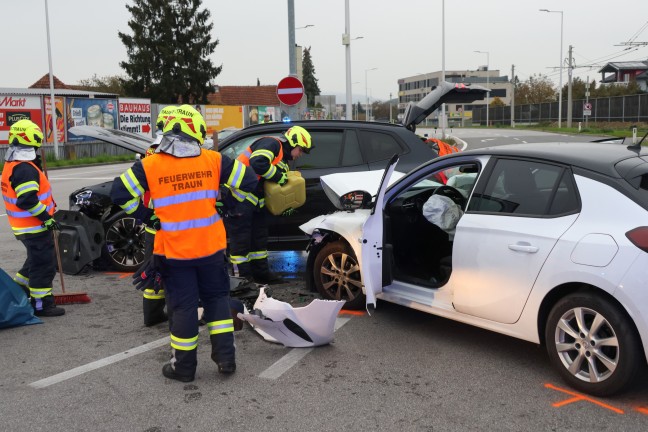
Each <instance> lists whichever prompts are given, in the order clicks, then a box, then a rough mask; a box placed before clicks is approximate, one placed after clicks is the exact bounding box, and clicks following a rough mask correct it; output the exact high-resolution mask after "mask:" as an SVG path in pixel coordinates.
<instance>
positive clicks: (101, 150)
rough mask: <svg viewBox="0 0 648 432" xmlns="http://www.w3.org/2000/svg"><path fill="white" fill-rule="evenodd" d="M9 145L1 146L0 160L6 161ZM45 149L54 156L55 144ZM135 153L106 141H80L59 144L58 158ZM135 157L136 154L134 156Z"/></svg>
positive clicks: (47, 155)
mask: <svg viewBox="0 0 648 432" xmlns="http://www.w3.org/2000/svg"><path fill="white" fill-rule="evenodd" d="M8 148H9V146H8V145H2V146H0V160H1V161H4V156H5V154H6V153H7V149H8ZM43 149H44V150H45V157H46V158H47V159H48V160H49V159H53V158H54V145H53V144H43ZM128 154H133V152H132V151H129V150H126V149H123V148H121V147H117V146H116V145H114V144H109V143H105V142H100V141H96V142H78V143H61V144H59V146H58V158H57V159H81V158H93V157H98V156H119V155H128ZM133 157H134V156H133Z"/></svg>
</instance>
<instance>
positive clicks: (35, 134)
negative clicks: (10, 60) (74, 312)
mask: <svg viewBox="0 0 648 432" xmlns="http://www.w3.org/2000/svg"><path fill="white" fill-rule="evenodd" d="M42 141H43V132H42V131H41V129H40V128H39V127H38V125H36V124H35V123H34V122H32V121H31V120H26V119H25V120H19V121H17V122H16V123H14V124H13V125H12V126H11V128H10V129H9V144H10V147H9V149H8V150H7V153H6V155H5V161H6V162H5V164H4V169H3V171H2V198H3V199H4V203H5V207H6V209H7V218H8V219H9V224H10V225H11V229H12V230H13V233H14V235H15V236H16V238H17V239H18V240H20V241H21V242H22V243H23V244H24V245H25V248H26V249H27V259H26V260H25V263H24V264H23V266H22V268H21V269H20V271H18V273H17V274H16V276H15V277H14V280H15V281H16V282H17V283H18V284H19V285H20V286H21V287H22V288H23V290H25V292H26V293H27V295H28V296H29V297H31V303H32V306H33V307H34V314H35V315H36V316H45V317H54V316H61V315H64V314H65V309H63V308H61V307H58V306H56V304H55V303H54V296H53V295H52V280H53V279H54V275H55V274H56V258H55V257H56V256H55V253H54V242H53V237H52V233H51V232H50V231H52V230H55V229H59V226H58V224H57V223H56V221H55V220H54V218H53V217H52V216H53V215H54V210H55V209H56V204H55V203H54V198H53V196H52V188H51V186H50V183H49V181H48V180H47V177H46V176H45V173H43V170H42V168H41V160H40V157H39V156H37V155H36V149H37V148H39V147H40V146H41V143H42Z"/></svg>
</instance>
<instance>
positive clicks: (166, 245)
mask: <svg viewBox="0 0 648 432" xmlns="http://www.w3.org/2000/svg"><path fill="white" fill-rule="evenodd" d="M221 183H225V184H227V185H229V186H231V187H235V188H238V189H241V190H243V191H245V192H251V191H253V190H254V188H255V186H256V179H255V178H254V175H253V174H252V173H251V172H249V171H247V170H246V167H245V165H243V164H242V163H240V162H238V161H234V160H232V159H230V158H228V157H226V156H222V155H221V154H220V153H218V152H214V151H211V150H204V149H200V153H199V155H198V156H195V157H176V156H173V155H171V154H167V153H163V152H161V153H155V154H153V155H150V156H147V157H146V158H144V159H143V160H141V161H138V162H136V163H135V164H134V165H133V166H132V167H131V168H130V169H128V170H127V171H126V172H125V173H124V174H122V175H121V176H120V177H119V178H118V179H115V182H114V183H113V189H112V192H111V197H112V199H113V202H114V203H115V204H117V205H119V206H121V207H122V208H123V209H124V211H125V212H126V213H127V214H131V215H133V216H134V217H135V218H137V219H143V220H144V219H146V216H147V214H150V211H151V210H150V209H147V208H145V207H144V205H142V202H141V199H140V197H141V196H142V195H143V194H144V192H145V191H150V195H151V201H152V203H153V208H155V214H156V215H157V217H158V218H159V219H160V227H161V228H160V230H159V231H158V232H157V234H156V235H155V244H154V248H153V253H154V254H156V255H163V256H165V257H166V258H169V259H178V260H189V259H197V258H202V257H207V256H211V255H213V254H215V253H216V252H218V251H220V250H223V249H225V247H226V239H225V228H224V226H223V221H222V220H221V218H220V216H219V214H218V212H217V211H216V200H217V198H218V193H219V185H220V184H221Z"/></svg>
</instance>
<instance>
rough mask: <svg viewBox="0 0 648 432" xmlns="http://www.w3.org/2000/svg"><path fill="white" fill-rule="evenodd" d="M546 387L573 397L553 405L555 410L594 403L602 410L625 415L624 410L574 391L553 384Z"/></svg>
mask: <svg viewBox="0 0 648 432" xmlns="http://www.w3.org/2000/svg"><path fill="white" fill-rule="evenodd" d="M545 387H546V388H549V389H552V390H556V391H559V392H562V393H565V394H568V395H570V396H573V397H572V398H569V399H565V400H563V401H560V402H556V403H553V404H551V406H553V407H555V408H560V407H561V406H563V405H567V404H570V403H574V402H579V401H585V402H591V403H593V404H594V405H598V406H600V407H601V408H605V409H609V410H610V411H613V412H615V413H617V414H625V413H624V411H623V410H622V409H619V408H616V407H613V406H612V405H608V404H605V403H603V402H601V401H597V400H596V399H593V398H591V397H588V396H585V395H582V394H580V393H576V392H573V391H569V390H565V389H563V388H560V387H556V386H555V385H553V384H545Z"/></svg>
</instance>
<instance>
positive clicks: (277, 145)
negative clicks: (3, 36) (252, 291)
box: [225, 126, 312, 284]
mask: <svg viewBox="0 0 648 432" xmlns="http://www.w3.org/2000/svg"><path fill="white" fill-rule="evenodd" d="M311 148H312V143H311V136H310V133H308V131H307V130H306V129H304V128H303V127H301V126H292V127H291V128H289V129H288V130H287V131H286V132H285V133H284V136H283V137H274V136H266V137H262V138H259V139H257V140H256V141H254V142H253V143H252V144H251V145H250V147H248V148H247V149H246V150H245V151H244V152H243V153H241V155H239V157H238V158H237V159H238V160H239V161H241V162H243V163H244V164H245V165H246V166H248V167H250V168H252V169H253V170H254V172H255V173H256V174H257V178H258V179H259V184H258V186H257V188H256V190H255V192H254V193H252V194H244V193H241V192H240V191H237V190H234V189H232V190H231V194H230V197H229V198H228V203H227V205H226V207H227V208H228V209H229V210H228V217H227V218H225V223H226V226H227V234H228V236H229V240H230V249H229V250H230V261H231V262H232V264H236V266H237V268H238V271H239V276H241V277H244V278H246V279H248V280H253V281H254V282H256V283H262V284H273V283H280V282H282V281H283V279H282V278H281V277H280V276H279V275H278V274H276V273H274V272H272V271H270V267H269V265H268V251H267V245H268V222H267V217H268V211H267V210H266V209H264V206H265V202H264V192H263V184H264V182H266V181H271V182H275V183H278V184H279V185H283V184H285V183H286V182H287V181H288V171H289V170H290V168H289V167H288V163H287V162H289V161H291V160H296V159H298V158H300V157H301V156H302V155H303V154H304V153H310V151H311ZM290 214H292V209H288V210H286V211H285V212H284V215H290Z"/></svg>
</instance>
